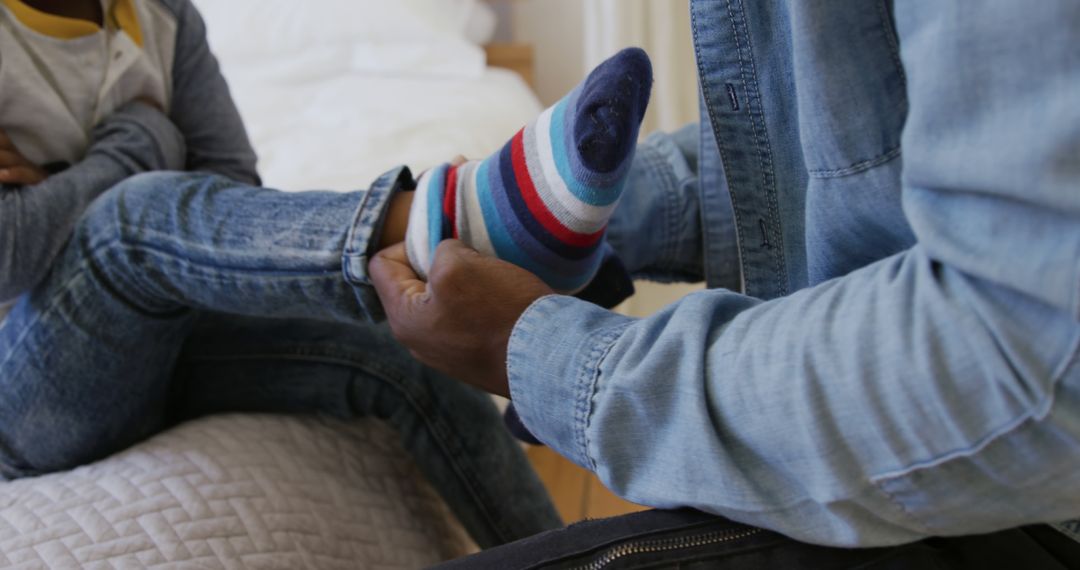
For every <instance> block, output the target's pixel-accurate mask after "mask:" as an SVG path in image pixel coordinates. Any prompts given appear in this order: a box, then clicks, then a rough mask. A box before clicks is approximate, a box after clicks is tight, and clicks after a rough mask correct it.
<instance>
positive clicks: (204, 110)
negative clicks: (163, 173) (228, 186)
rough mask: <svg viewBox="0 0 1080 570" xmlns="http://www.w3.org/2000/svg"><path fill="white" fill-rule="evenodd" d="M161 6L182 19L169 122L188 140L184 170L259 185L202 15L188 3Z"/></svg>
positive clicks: (167, 1)
mask: <svg viewBox="0 0 1080 570" xmlns="http://www.w3.org/2000/svg"><path fill="white" fill-rule="evenodd" d="M162 3H163V4H164V5H165V6H167V7H168V8H169V9H170V10H172V12H173V13H174V14H175V15H176V19H177V32H176V33H177V35H176V54H175V56H174V58H173V94H172V101H171V105H170V110H169V118H170V119H172V122H173V123H175V124H176V126H177V127H179V128H180V131H181V132H182V133H184V138H185V140H186V141H187V148H188V155H187V163H186V165H185V168H184V169H185V170H196V171H205V172H213V173H216V174H221V175H223V176H227V177H229V178H231V179H233V180H236V181H239V182H244V183H247V184H259V182H260V180H259V175H258V173H257V172H256V170H255V161H256V157H255V151H254V149H253V148H252V147H251V142H250V141H249V140H248V136H247V132H246V131H245V130H244V123H243V121H241V119H240V113H239V112H238V111H237V109H236V104H235V103H234V102H233V99H232V95H230V94H229V86H228V84H227V83H226V82H225V78H224V77H223V76H222V75H221V69H220V68H219V66H218V62H217V59H216V58H215V57H214V54H213V53H211V52H210V48H209V46H208V44H207V43H206V24H205V23H204V22H203V19H202V16H200V15H199V12H198V11H197V10H196V9H195V7H194V6H192V4H191V2H189V1H188V0H163V2H162Z"/></svg>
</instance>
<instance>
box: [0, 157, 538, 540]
mask: <svg viewBox="0 0 1080 570" xmlns="http://www.w3.org/2000/svg"><path fill="white" fill-rule="evenodd" d="M397 182H398V178H397V177H396V176H394V175H388V176H387V177H384V178H381V179H380V180H379V181H377V182H376V184H375V185H374V186H373V187H372V189H371V190H370V191H368V192H354V193H349V194H336V193H327V192H311V193H302V194H286V193H280V192H274V191H268V190H264V189H260V188H252V187H246V186H241V185H237V184H235V183H233V182H231V181H228V180H225V179H223V178H219V177H214V176H207V175H189V174H156V175H146V176H139V177H135V178H133V179H130V180H129V181H127V182H125V183H123V184H121V185H119V186H117V187H116V188H114V189H113V190H111V191H110V192H108V193H106V194H105V195H104V196H103V197H102V198H101V199H100V200H99V201H98V202H97V203H96V204H95V205H94V206H93V207H91V209H90V211H88V212H87V215H86V216H85V217H84V218H83V219H82V221H81V222H80V224H79V226H78V227H77V229H76V231H75V234H74V236H73V237H72V240H71V242H70V243H69V244H68V246H67V248H66V249H65V251H64V252H63V253H62V254H61V257H60V259H58V261H57V262H56V263H55V265H54V267H53V270H52V271H51V273H50V274H49V276H48V277H47V278H46V280H45V281H44V282H43V283H42V284H41V285H40V286H39V287H37V288H36V289H35V290H34V291H32V292H31V293H29V294H28V295H26V296H24V297H23V298H22V299H20V301H19V302H18V303H17V304H16V306H15V308H14V309H13V311H12V313H11V314H10V315H9V317H8V319H7V320H6V321H5V322H4V323H3V324H2V325H0V476H7V477H20V476H28V475H34V474H39V473H45V472H49V471H55V470H59V469H65V468H69V467H73V466H75V465H78V464H82V463H85V462H88V461H92V460H95V459H99V458H101V457H104V456H105V455H108V454H109V453H112V452H115V451H117V450H119V449H122V448H124V447H125V446H128V445H130V444H132V443H134V442H136V441H139V440H140V439H143V438H145V437H147V436H148V435H150V434H152V433H154V432H156V431H159V430H160V429H162V428H163V427H164V426H165V425H166V422H167V411H166V408H167V406H168V405H169V397H170V379H171V377H172V375H173V371H174V368H175V365H176V362H177V357H178V355H179V353H180V350H181V346H182V344H183V342H184V340H185V339H186V338H187V337H188V336H189V334H190V333H191V331H192V329H193V327H194V326H195V325H196V322H197V320H198V318H199V315H200V314H201V313H202V312H205V311H219V312H229V313H235V314H242V315H251V316H263V317H273V318H298V317H304V318H308V319H311V320H319V321H323V322H324V323H327V324H329V323H333V322H338V323H349V324H351V325H354V326H356V325H361V324H364V323H365V322H367V321H368V318H367V317H366V316H365V315H370V314H377V313H378V304H377V300H376V296H375V294H374V292H373V291H372V290H371V288H370V287H369V286H368V285H366V284H365V282H364V280H365V275H364V271H365V265H366V264H365V261H366V255H367V253H368V251H369V250H370V247H369V245H370V240H371V238H372V235H373V234H374V233H376V232H377V230H378V225H379V212H380V211H382V209H383V207H382V206H383V204H384V203H385V201H386V199H387V197H388V196H389V194H390V192H391V191H392V190H393V189H394V188H393V187H394V185H395V184H397ZM351 338H353V339H354V340H356V339H355V335H354V336H353V337H351ZM341 344H342V343H340V342H338V343H337V345H338V346H340V345H341ZM383 344H385V343H383ZM379 346H380V347H381V346H382V345H381V344H380V345H379ZM380 350H382V348H380ZM399 352H400V350H399ZM364 353H365V351H364V347H363V346H357V347H355V349H354V350H353V358H354V359H360V360H362V359H363V354H364ZM374 353H375V351H372V354H374ZM380 362H382V364H383V365H385V361H380ZM373 366H374V365H373ZM305 377H306V378H315V379H314V380H312V381H313V382H316V383H319V382H321V381H320V380H318V379H317V378H318V377H319V374H310V375H309V374H305ZM357 377H359V376H357ZM338 378H339V382H341V380H340V379H341V376H340V374H339V375H338ZM380 378H381V377H380ZM418 382H419V383H420V384H423V382H421V381H418ZM347 384H348V385H349V386H351V388H346V387H345V386H346V383H344V382H342V384H341V389H340V393H341V395H342V397H343V398H347V399H346V400H345V401H346V402H347V403H348V405H349V406H356V408H357V410H356V412H357V414H359V413H372V414H376V415H378V414H379V413H386V412H385V411H384V410H388V409H394V407H393V406H390V405H385V404H383V405H376V404H375V403H374V402H375V401H376V400H379V399H380V398H381V397H380V396H378V395H375V396H373V397H372V400H371V401H368V400H365V399H364V397H363V394H362V392H363V390H364V389H365V388H364V386H363V385H370V386H373V387H374V388H373V389H374V390H377V389H378V388H379V387H381V386H382V385H383V384H381V380H376V381H369V382H361V381H358V380H351V381H349V382H348V383H347ZM440 390H442V388H440ZM450 391H459V390H458V389H457V388H454V389H450ZM450 391H448V392H447V393H450ZM380 393H381V392H380ZM212 401H213V399H212V398H208V399H207V401H206V403H207V404H208V405H210V402H212ZM264 403H266V404H268V405H269V403H270V402H269V401H265V400H264ZM321 405H327V406H332V405H333V406H338V407H339V408H338V409H340V406H341V403H340V402H339V403H336V404H332V403H331V402H329V401H323V402H321ZM454 407H455V406H449V408H450V409H453V408H454ZM334 409H335V408H333V407H331V410H330V411H334ZM397 409H398V410H399V411H397V412H396V413H398V414H400V415H399V416H398V417H399V421H396V422H395V423H396V424H397V425H398V426H399V427H401V426H408V425H409V424H410V422H412V423H415V425H422V424H423V422H421V421H420V420H416V419H412V420H410V419H409V418H408V417H407V415H406V414H407V411H401V410H408V409H409V408H408V407H398V408H397ZM390 415H391V416H392V415H393V414H392V413H391V414H390ZM455 421H457V418H452V419H448V420H446V423H447V425H453V424H454V422H455ZM490 423H491V424H492V425H497V423H494V422H490ZM423 425H428V424H423ZM433 425H434V424H433ZM478 426H479V424H478ZM411 429H414V430H416V429H420V428H411ZM439 429H441V428H439ZM477 430H481V431H482V428H480V427H477ZM428 436H429V434H424V433H415V434H414V435H410V434H406V436H405V437H406V443H407V445H408V446H409V447H410V450H411V451H414V452H415V451H418V450H420V449H421V448H422V447H423V444H422V443H416V442H422V441H423V440H424V439H425V438H426V437H428ZM462 441H464V438H463V440H462ZM459 443H460V442H459ZM462 445H463V448H464V447H468V449H469V450H474V449H475V450H483V449H484V448H483V447H482V446H478V447H474V446H471V445H470V446H465V445H464V444H462ZM489 451H490V450H489ZM500 457H502V456H501V455H500ZM418 459H424V460H425V461H426V460H427V459H428V458H427V457H425V458H420V457H418ZM456 459H460V456H456ZM478 461H480V463H478V464H477V465H478V466H476V467H475V469H474V472H475V473H478V474H479V475H486V473H485V472H484V469H483V468H482V467H483V466H484V465H485V463H484V461H487V460H486V459H478ZM432 462H433V463H435V462H437V460H435V459H433V460H432ZM422 463H423V462H422ZM459 463H460V462H458V463H454V464H455V465H456V464H459ZM453 469H454V467H449V468H447V471H448V472H449V471H453ZM427 470H428V472H429V474H430V473H437V472H438V470H437V469H435V468H434V467H432V465H428V466H427ZM492 474H493V476H494V477H498V476H499V474H500V472H498V471H492ZM470 476H471V475H470ZM436 483H437V484H440V485H441V484H442V482H440V481H436ZM484 484H486V482H485V481H480V482H476V485H474V486H475V487H481V486H483V485H484ZM526 487H528V485H526ZM540 497H541V499H538V501H539V502H540V503H544V502H546V498H544V496H543V495H540ZM500 498H505V497H500ZM483 503H484V504H485V505H486V506H490V504H492V503H491V502H490V501H488V500H486V499H485V500H484V501H483ZM486 506H485V507H482V508H486ZM548 509H549V512H550V505H548ZM460 510H461V509H459V511H460ZM544 516H546V515H539V514H538V520H541V521H544V520H545V519H544ZM541 524H548V523H547V522H546V521H545V522H544V523H541ZM495 534H497V535H498V537H497V538H493V539H492V540H499V539H502V538H503V536H504V534H503V533H502V532H501V531H500V532H497V533H495ZM506 536H508V537H512V536H513V533H511V534H510V535H506ZM478 540H484V541H486V540H487V539H485V538H484V535H483V534H481V535H480V536H478Z"/></svg>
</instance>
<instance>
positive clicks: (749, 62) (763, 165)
mask: <svg viewBox="0 0 1080 570" xmlns="http://www.w3.org/2000/svg"><path fill="white" fill-rule="evenodd" d="M739 2H740V4H741V3H742V0H739ZM727 4H728V15H729V17H730V19H731V25H732V28H733V29H734V30H735V42H736V43H737V45H738V46H739V48H738V50H737V52H738V54H739V63H740V67H741V70H740V73H741V74H742V75H744V76H745V75H746V74H747V72H749V77H744V78H743V89H744V90H747V91H748V95H749V94H750V93H753V94H754V95H755V97H750V96H748V97H747V98H746V107H747V109H746V111H747V113H748V114H749V115H750V118H751V120H750V126H751V127H752V128H753V131H754V139H755V141H754V146H755V147H756V150H757V156H758V168H759V171H760V173H761V187H762V190H764V191H765V195H766V197H767V200H768V208H769V211H768V217H769V221H770V222H771V223H772V228H770V229H775V230H777V231H776V235H774V236H772V237H773V240H774V244H773V248H774V250H775V251H776V252H778V254H777V255H780V256H781V258H780V262H779V263H776V259H775V258H774V259H773V262H774V263H776V265H777V267H776V272H775V274H774V275H773V281H774V283H775V285H776V291H777V294H778V296H784V295H786V294H787V293H788V276H787V267H786V265H785V262H784V260H783V255H784V232H783V225H782V223H781V221H780V204H779V203H778V201H777V197H776V173H775V172H773V168H774V163H773V158H772V156H773V152H772V143H771V142H770V141H769V132H768V127H767V125H766V124H765V113H764V111H763V110H762V104H761V93H760V91H759V89H758V87H757V85H758V79H757V78H758V72H757V63H756V62H755V61H754V57H753V54H752V52H753V46H752V45H751V43H750V34H749V31H748V30H747V29H746V24H745V21H744V22H743V28H742V29H743V30H744V33H745V35H746V48H747V50H748V52H750V57H749V58H744V57H743V53H742V52H743V48H742V43H741V42H740V41H739V27H738V26H739V25H738V23H737V22H736V20H735V14H734V10H733V8H732V4H731V0H727ZM742 16H743V17H742V19H743V20H745V17H746V15H745V14H743V15H742ZM748 66H749V68H748ZM751 85H752V86H753V87H754V88H753V90H752V91H751V90H750V86H751ZM754 101H757V105H755V104H754V103H753V102H754ZM759 123H760V125H759ZM763 134H764V136H762V135H763ZM763 147H764V148H763ZM770 174H771V182H770V176H769V175H770Z"/></svg>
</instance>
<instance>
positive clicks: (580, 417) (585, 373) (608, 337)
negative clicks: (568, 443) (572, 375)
mask: <svg viewBox="0 0 1080 570" xmlns="http://www.w3.org/2000/svg"><path fill="white" fill-rule="evenodd" d="M632 324H633V322H628V323H624V324H622V325H619V326H617V327H614V328H610V329H607V330H603V331H599V332H597V333H595V334H594V336H595V338H596V340H595V341H594V342H591V343H590V344H591V345H592V346H591V347H590V349H589V354H588V356H587V357H586V361H585V362H584V363H583V365H582V367H581V370H580V371H579V373H578V394H577V397H576V399H577V404H576V405H575V406H574V408H575V409H574V412H575V418H574V424H575V426H576V427H577V429H576V432H577V433H576V434H575V439H577V440H578V446H579V449H580V450H581V457H583V458H585V460H587V461H588V462H589V465H588V468H589V471H592V472H593V473H595V472H596V470H597V463H596V458H595V457H594V456H593V454H592V453H590V451H589V450H590V443H591V442H590V441H589V435H588V431H589V425H590V424H591V421H592V416H593V404H594V399H595V397H596V395H597V393H598V386H599V383H600V369H601V367H602V366H603V364H604V361H605V360H606V359H607V356H608V354H610V353H611V350H612V349H613V348H614V347H615V343H616V342H617V341H618V340H619V337H621V336H622V335H623V332H625V331H626V329H627V328H628V327H629V326H630V325H632Z"/></svg>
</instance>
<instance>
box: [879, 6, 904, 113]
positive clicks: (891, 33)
mask: <svg viewBox="0 0 1080 570" xmlns="http://www.w3.org/2000/svg"><path fill="white" fill-rule="evenodd" d="M887 4H888V0H881V1H880V2H878V16H879V17H880V18H881V28H882V30H881V31H882V34H883V35H884V36H885V41H886V43H888V44H889V55H891V56H892V60H893V65H895V66H896V72H897V74H899V75H900V81H901V83H903V84H904V85H907V73H906V72H905V71H904V62H903V60H902V59H901V58H900V40H899V38H897V37H896V32H895V29H896V27H895V26H896V24H895V22H893V16H892V14H891V13H890V12H889V8H888V6H887ZM903 99H904V102H905V103H906V102H907V90H905V91H904V95H903Z"/></svg>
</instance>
